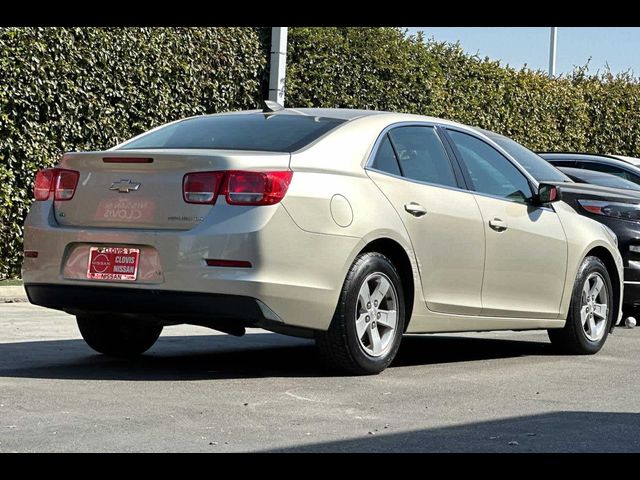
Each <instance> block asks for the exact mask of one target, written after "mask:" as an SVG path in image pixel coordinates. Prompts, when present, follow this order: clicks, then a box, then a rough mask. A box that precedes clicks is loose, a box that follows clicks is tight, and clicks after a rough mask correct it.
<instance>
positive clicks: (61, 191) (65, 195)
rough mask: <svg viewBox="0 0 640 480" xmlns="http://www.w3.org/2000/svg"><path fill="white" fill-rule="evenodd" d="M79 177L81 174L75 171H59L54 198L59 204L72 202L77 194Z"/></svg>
mask: <svg viewBox="0 0 640 480" xmlns="http://www.w3.org/2000/svg"><path fill="white" fill-rule="evenodd" d="M79 177H80V174H79V173H78V172H76V171H75V170H61V169H58V175H57V178H56V186H55V192H54V196H53V198H54V199H55V200H56V201H58V202H62V201H64V200H71V199H72V198H73V195H74V194H75V193H76V187H77V186H78V178H79Z"/></svg>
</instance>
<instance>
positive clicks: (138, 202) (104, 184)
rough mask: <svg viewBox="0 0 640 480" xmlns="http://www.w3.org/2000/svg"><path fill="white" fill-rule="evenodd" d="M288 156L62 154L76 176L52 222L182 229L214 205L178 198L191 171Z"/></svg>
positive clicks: (252, 167)
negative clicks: (72, 191)
mask: <svg viewBox="0 0 640 480" xmlns="http://www.w3.org/2000/svg"><path fill="white" fill-rule="evenodd" d="M289 159H290V154H288V153H272V152H245V151H228V150H135V151H132V150H126V151H114V150H111V151H105V152H84V153H68V154H65V155H64V157H63V159H62V161H61V164H60V166H61V167H62V168H66V169H71V170H76V171H78V172H79V173H80V178H79V180H78V184H77V187H76V192H75V194H74V195H73V198H72V199H71V200H65V201H55V202H54V209H55V215H56V219H57V221H58V223H59V224H60V225H64V226H73V227H104V228H137V229H169V230H188V229H191V228H194V227H195V226H197V225H198V224H199V223H200V222H202V221H203V219H204V217H205V216H207V215H209V214H210V213H211V212H212V211H215V209H216V208H223V206H224V205H226V203H225V200H224V198H222V197H219V198H218V199H217V201H216V203H215V204H214V205H206V204H205V205H203V204H193V203H187V202H185V201H184V199H183V196H182V182H183V178H184V175H185V174H187V173H191V172H200V171H202V172H207V171H224V170H249V171H256V170H258V171H269V170H288V169H289Z"/></svg>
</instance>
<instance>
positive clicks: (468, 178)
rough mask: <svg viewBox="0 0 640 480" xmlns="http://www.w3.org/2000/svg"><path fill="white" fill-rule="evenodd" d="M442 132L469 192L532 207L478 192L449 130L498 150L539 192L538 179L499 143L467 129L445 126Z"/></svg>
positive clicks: (532, 190)
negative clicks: (460, 169)
mask: <svg viewBox="0 0 640 480" xmlns="http://www.w3.org/2000/svg"><path fill="white" fill-rule="evenodd" d="M442 130H443V132H442V133H443V137H445V138H446V141H447V142H448V143H449V145H450V147H451V149H452V150H453V152H454V155H455V158H456V161H457V162H458V163H459V164H460V166H461V167H463V168H462V171H463V174H464V178H465V180H466V181H467V184H468V185H469V191H471V192H473V193H474V194H476V195H482V196H483V197H489V198H495V199H497V200H503V201H505V202H510V203H518V204H520V205H530V203H528V202H523V201H519V200H515V199H509V198H504V197H501V196H499V195H492V194H490V193H484V192H479V191H477V190H476V189H475V186H474V185H473V180H472V179H471V176H470V175H469V169H468V168H467V166H466V164H465V163H464V160H463V159H462V155H461V154H460V152H459V151H458V148H457V147H456V146H455V143H454V142H453V139H452V138H451V137H450V136H449V130H450V131H454V132H459V133H464V134H466V135H469V136H471V137H474V138H475V139H476V140H479V141H481V142H484V143H486V144H487V145H488V146H490V147H491V148H493V149H494V150H496V151H497V152H498V153H499V154H500V155H502V156H503V157H504V158H505V159H506V160H507V161H508V162H509V163H511V165H513V166H514V167H515V168H516V170H518V171H519V172H520V173H521V174H522V175H523V176H524V178H525V179H526V180H527V182H528V183H529V187H530V188H531V192H532V193H535V192H536V191H537V190H538V182H537V181H536V179H535V178H533V177H532V176H531V175H530V174H529V172H527V171H526V170H525V169H524V167H522V166H521V165H520V164H519V163H518V162H517V161H515V160H514V159H513V158H512V157H511V155H510V154H509V153H508V152H506V151H505V150H504V149H503V148H502V147H500V145H498V144H497V143H495V142H493V141H492V140H491V139H490V138H484V137H481V136H479V135H476V134H475V132H470V131H468V130H466V129H463V128H456V127H454V126H450V125H445V126H443V128H442ZM540 208H544V209H549V210H553V209H551V208H549V207H540Z"/></svg>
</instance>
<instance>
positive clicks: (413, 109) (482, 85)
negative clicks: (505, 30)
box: [287, 28, 640, 156]
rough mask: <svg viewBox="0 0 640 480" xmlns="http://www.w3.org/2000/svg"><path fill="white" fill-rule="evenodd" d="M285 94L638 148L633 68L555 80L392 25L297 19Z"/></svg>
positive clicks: (294, 100) (572, 144) (594, 145)
mask: <svg viewBox="0 0 640 480" xmlns="http://www.w3.org/2000/svg"><path fill="white" fill-rule="evenodd" d="M289 57H290V58H289V61H290V66H289V69H288V75H289V77H288V78H287V89H288V90H287V102H288V103H289V104H290V105H296V106H300V107H301V106H307V107H311V106H324V107H354V108H372V109H380V110H396V111H403V112H408V113H419V114H426V115H432V116H436V117H443V118H448V119H451V120H456V121H459V122H462V123H467V124H470V125H477V126H480V127H483V128H487V129H490V130H494V131H497V132H499V133H503V134H505V135H509V136H511V137H512V138H514V139H515V140H517V141H519V142H521V143H523V144H524V145H526V146H528V147H529V148H533V149H539V150H560V149H575V150H581V151H593V152H600V153H606V152H611V153H613V152H615V153H619V154H627V155H638V156H640V126H639V125H638V119H639V117H640V84H639V83H638V80H637V79H636V78H633V77H632V76H630V75H628V74H621V75H617V76H614V75H611V74H610V73H604V74H601V75H591V76H589V75H587V74H586V73H585V70H586V68H582V69H578V70H576V71H575V72H574V73H573V74H571V75H570V76H568V77H563V78H558V79H550V78H548V76H547V75H546V74H545V73H544V72H535V71H531V70H528V69H522V70H515V69H513V68H505V67H503V66H501V65H500V63H499V62H496V61H490V60H489V59H482V58H479V57H477V56H472V55H468V54H465V53H464V52H463V51H462V49H461V48H460V47H459V46H458V45H453V44H447V43H438V42H434V41H427V42H425V41H424V38H423V37H422V35H416V36H410V37H407V36H406V35H405V34H404V32H402V31H401V30H399V29H394V28H296V29H292V31H291V32H290V33H289Z"/></svg>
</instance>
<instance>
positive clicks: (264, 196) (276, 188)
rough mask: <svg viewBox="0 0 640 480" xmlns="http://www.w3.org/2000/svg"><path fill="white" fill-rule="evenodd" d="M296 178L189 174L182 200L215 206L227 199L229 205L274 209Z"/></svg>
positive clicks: (234, 173) (267, 174) (241, 173)
mask: <svg viewBox="0 0 640 480" xmlns="http://www.w3.org/2000/svg"><path fill="white" fill-rule="evenodd" d="M292 177H293V172H291V171H280V172H248V171H241V170H229V171H223V172H196V173H187V174H186V175H185V176H184V179H183V181H182V196H183V198H184V201H185V202H187V203H202V204H211V205H212V204H214V203H216V199H217V197H218V195H224V196H225V199H226V201H227V203H228V204H229V205H274V204H276V203H278V202H280V201H281V200H282V199H283V198H284V196H285V194H286V193H287V190H288V188H289V184H290V183H291V178H292Z"/></svg>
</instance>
